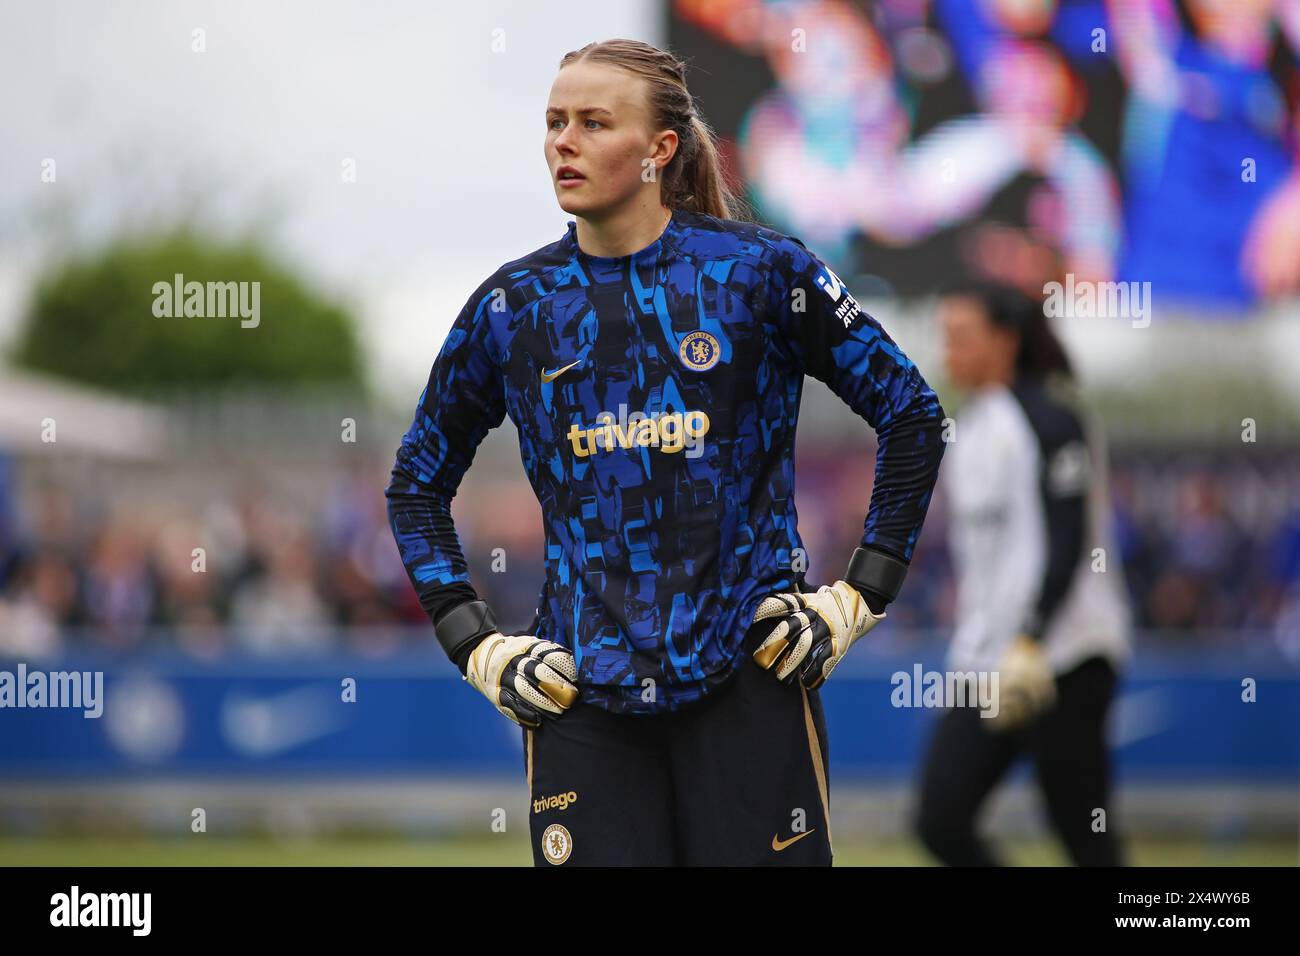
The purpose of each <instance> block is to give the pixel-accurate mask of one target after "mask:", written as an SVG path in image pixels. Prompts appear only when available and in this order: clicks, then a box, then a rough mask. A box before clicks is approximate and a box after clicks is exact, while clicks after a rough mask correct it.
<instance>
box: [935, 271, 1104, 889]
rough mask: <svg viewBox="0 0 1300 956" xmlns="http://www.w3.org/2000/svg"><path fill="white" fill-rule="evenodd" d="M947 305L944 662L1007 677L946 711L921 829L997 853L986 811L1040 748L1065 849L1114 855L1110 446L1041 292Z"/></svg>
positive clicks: (950, 860)
mask: <svg viewBox="0 0 1300 956" xmlns="http://www.w3.org/2000/svg"><path fill="white" fill-rule="evenodd" d="M939 318H940V321H941V323H942V327H943V336H944V348H945V358H946V362H947V367H948V374H949V376H950V380H951V382H952V383H953V385H954V386H955V387H957V388H959V389H961V390H963V391H964V392H967V393H969V399H968V401H967V402H966V404H965V406H964V407H963V408H962V410H961V414H960V415H959V417H958V418H957V421H956V430H955V433H954V436H953V439H952V442H951V444H952V446H953V447H952V448H951V449H949V452H948V463H947V466H946V469H945V472H946V473H945V477H944V488H945V490H946V492H947V500H948V505H949V512H950V524H949V534H950V537H951V545H952V551H953V555H954V560H955V564H956V569H957V575H958V603H957V625H956V633H955V635H954V637H953V640H952V646H951V648H950V650H949V654H948V662H947V666H948V668H949V669H950V671H953V672H957V673H979V672H983V673H989V674H993V673H996V674H997V676H998V685H997V692H996V705H995V706H992V707H989V708H988V709H987V711H985V710H982V709H980V708H977V707H975V706H973V705H972V706H953V707H949V708H948V709H947V710H946V711H945V712H944V713H943V714H942V716H941V717H940V718H939V722H938V725H937V727H936V729H935V732H934V736H933V737H932V739H931V741H930V745H929V748H928V752H927V754H926V757H925V761H924V766H923V768H922V772H921V789H920V800H919V808H918V811H917V816H916V830H917V833H918V834H919V836H920V838H921V840H922V842H923V843H924V844H925V846H926V847H927V848H928V849H929V850H930V851H931V852H932V853H933V854H934V855H935V856H936V857H938V859H939V860H941V861H942V862H944V863H946V864H950V865H955V866H992V865H997V864H998V862H999V860H998V857H997V856H996V854H995V853H994V852H993V851H992V849H991V848H990V847H989V846H988V845H987V844H986V843H985V841H983V840H982V839H981V838H980V837H979V836H978V834H977V833H976V817H977V815H978V813H979V810H980V808H981V807H982V806H983V804H984V802H985V799H986V798H987V797H988V795H989V793H990V792H991V791H992V790H993V788H994V787H995V786H997V785H998V783H999V782H1000V781H1001V780H1002V779H1003V778H1004V777H1005V776H1006V774H1007V772H1008V771H1009V770H1010V769H1011V767H1012V765H1013V764H1014V763H1015V762H1016V761H1017V760H1018V759H1019V758H1020V757H1021V756H1024V755H1026V754H1028V755H1029V756H1031V757H1032V759H1033V761H1034V766H1035V770H1036V771H1037V776H1038V783H1039V786H1040V787H1041V789H1042V793H1043V796H1044V798H1045V800H1046V803H1047V810H1048V815H1049V817H1050V820H1051V824H1052V828H1053V829H1054V830H1055V832H1056V834H1057V835H1058V836H1059V837H1060V839H1061V840H1062V842H1063V843H1064V845H1065V847H1066V850H1067V851H1068V853H1069V855H1070V857H1071V859H1073V860H1074V862H1075V863H1076V864H1079V865H1118V864H1119V863H1120V862H1121V852H1120V843H1119V837H1118V835H1117V834H1116V829H1115V820H1114V815H1113V808H1112V807H1111V803H1110V793H1111V769H1110V756H1109V752H1108V750H1107V744H1106V718H1107V714H1108V712H1109V709H1110V704H1111V700H1112V698H1113V696H1114V689H1115V683H1116V679H1117V674H1118V672H1119V669H1120V668H1121V667H1122V666H1123V664H1124V662H1125V661H1126V660H1127V657H1128V655H1129V638H1128V628H1129V620H1128V618H1129V614H1128V607H1127V603H1126V598H1125V595H1124V591H1123V587H1122V583H1121V577H1120V575H1121V573H1122V572H1121V570H1120V568H1119V566H1118V561H1119V556H1118V553H1117V552H1116V549H1115V548H1114V547H1113V546H1112V545H1111V543H1110V532H1109V527H1108V524H1109V520H1110V519H1109V504H1108V501H1107V493H1106V455H1105V447H1104V443H1103V442H1102V440H1101V438H1100V434H1099V433H1098V432H1097V431H1096V430H1095V429H1091V430H1090V429H1088V428H1086V427H1085V424H1084V419H1083V416H1082V414H1081V413H1080V411H1079V410H1078V409H1077V407H1076V406H1077V402H1076V399H1075V397H1074V394H1073V389H1072V388H1071V385H1072V378H1073V376H1072V372H1071V368H1070V364H1069V361H1068V359H1067V357H1066V355H1065V352H1064V349H1063V348H1062V346H1061V344H1060V342H1059V341H1058V340H1057V338H1056V337H1055V335H1054V334H1053V332H1052V331H1051V328H1050V326H1049V325H1048V323H1047V320H1046V318H1045V317H1044V314H1043V309H1042V307H1041V305H1040V304H1039V303H1037V302H1035V301H1034V300H1033V299H1031V298H1029V297H1028V296H1025V295H1024V294H1022V293H1020V292H1018V291H1016V290H1015V289H1012V288H1009V287H1001V286H995V285H987V284H982V283H971V284H968V285H965V286H961V287H957V288H955V289H953V291H952V293H951V294H949V295H946V296H945V297H944V298H942V299H941V301H940V305H939ZM1090 431H1091V434H1090V433H1089V432H1090ZM1099 812H1101V813H1103V814H1104V816H1103V817H1100V818H1099V816H1098V814H1099Z"/></svg>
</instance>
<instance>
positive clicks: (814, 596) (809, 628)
mask: <svg viewBox="0 0 1300 956" xmlns="http://www.w3.org/2000/svg"><path fill="white" fill-rule="evenodd" d="M773 617H783V618H784V620H783V621H781V623H780V624H778V625H777V626H776V627H775V628H774V629H773V630H772V633H771V634H769V635H768V636H767V638H766V639H765V640H764V641H763V643H762V644H760V645H759V646H758V649H757V650H755V651H754V660H756V661H757V662H758V664H759V666H760V667H762V668H763V669H764V670H771V669H772V666H773V665H774V664H775V665H776V676H777V679H778V680H780V681H783V682H785V683H793V681H794V677H793V675H794V674H795V673H796V672H798V675H799V680H800V681H802V682H803V685H804V686H805V687H807V688H808V689H809V690H815V689H816V688H818V687H820V686H821V685H822V684H824V683H825V682H826V678H828V677H830V676H831V671H833V670H834V669H835V665H836V664H838V663H839V662H840V658H842V657H843V656H844V654H845V652H846V651H847V650H848V649H849V648H850V647H852V646H853V642H854V641H856V640H857V639H858V638H860V637H861V636H862V635H863V634H866V633H867V631H869V630H871V629H872V628H873V627H875V626H876V625H877V624H879V623H880V622H881V621H883V620H884V619H885V615H884V614H880V615H876V614H872V613H871V609H870V608H869V607H867V602H866V599H865V598H863V596H862V593H861V592H860V591H858V589H857V588H855V587H854V586H853V585H851V584H849V583H848V582H847V581H836V582H835V583H834V584H824V585H822V586H821V587H820V588H818V589H817V590H816V591H815V592H813V593H811V594H803V593H800V592H797V591H795V592H789V593H782V594H773V595H770V596H768V597H766V598H764V599H763V603H761V604H760V605H759V606H758V611H757V612H755V614H754V621H755V622H758V621H762V620H766V619H768V618H773Z"/></svg>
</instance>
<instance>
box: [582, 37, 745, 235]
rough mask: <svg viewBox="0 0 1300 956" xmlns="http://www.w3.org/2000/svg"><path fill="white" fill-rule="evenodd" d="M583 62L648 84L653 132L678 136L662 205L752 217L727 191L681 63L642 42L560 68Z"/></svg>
mask: <svg viewBox="0 0 1300 956" xmlns="http://www.w3.org/2000/svg"><path fill="white" fill-rule="evenodd" d="M582 60H590V61H591V62H593V63H608V64H610V65H611V66H617V67H621V68H622V69H624V70H627V71H628V72H630V73H634V74H636V75H637V76H640V77H642V78H643V79H645V81H646V85H647V87H648V89H649V104H648V105H649V108H650V124H651V127H652V128H653V129H656V130H661V129H671V130H672V131H673V132H675V133H676V134H677V141H678V142H677V152H676V153H674V154H673V158H672V159H671V160H669V161H668V165H667V166H665V167H664V168H663V171H662V174H661V175H662V184H661V186H660V190H661V195H660V199H661V201H662V202H663V204H664V206H666V207H667V208H669V209H682V210H685V211H687V212H698V213H704V214H705V215H708V216H715V217H717V218H718V219H742V220H750V219H752V218H753V217H752V212H751V210H750V209H749V207H748V204H747V203H746V202H745V201H744V200H743V199H741V198H740V197H739V196H737V195H736V194H735V193H733V192H732V191H731V189H730V188H729V187H728V186H727V181H726V177H725V176H724V175H723V169H722V159H721V156H720V155H719V153H718V144H717V139H716V137H715V136H714V133H713V130H712V129H710V128H709V125H708V123H706V122H705V121H704V118H703V117H702V116H700V114H699V113H698V112H697V111H696V109H695V103H694V101H693V100H692V99H691V93H690V91H689V90H688V89H687V88H686V64H685V63H684V62H683V61H681V60H679V59H678V58H677V57H675V56H673V54H671V53H669V52H668V51H666V50H661V49H659V48H658V47H656V46H651V45H650V44H649V43H642V42H641V41H640V40H602V41H600V42H599V43H588V44H587V45H586V46H584V47H582V48H581V49H579V50H572V51H570V52H569V53H566V54H565V55H564V58H563V59H561V60H560V68H561V69H563V68H564V67H566V66H568V65H570V64H571V63H577V62H580V61H582Z"/></svg>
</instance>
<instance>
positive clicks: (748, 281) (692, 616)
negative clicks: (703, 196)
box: [386, 210, 943, 714]
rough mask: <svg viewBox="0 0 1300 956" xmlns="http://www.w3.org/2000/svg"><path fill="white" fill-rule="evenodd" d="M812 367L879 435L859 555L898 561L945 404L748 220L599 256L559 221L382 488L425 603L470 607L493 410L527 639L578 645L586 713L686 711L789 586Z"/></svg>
mask: <svg viewBox="0 0 1300 956" xmlns="http://www.w3.org/2000/svg"><path fill="white" fill-rule="evenodd" d="M805 374H807V375H812V376H813V377H815V378H817V379H820V380H821V381H823V382H825V383H826V384H827V385H828V386H829V387H830V388H831V389H832V390H833V391H834V392H835V393H836V394H837V395H838V396H839V397H840V398H841V399H843V400H844V401H845V402H846V403H847V404H848V405H849V406H850V407H851V408H853V410H854V411H855V412H857V413H858V414H859V415H860V416H861V417H862V418H864V419H865V420H866V421H867V422H869V423H870V424H871V425H872V426H873V427H874V428H875V430H876V434H877V460H876V472H875V483H874V487H873V489H872V493H871V500H870V508H869V511H868V514H867V517H866V521H865V526H864V529H863V535H862V545H863V546H864V547H869V548H876V549H879V550H880V551H883V552H885V553H887V554H890V555H892V556H894V557H896V558H899V559H901V560H903V561H908V560H910V559H911V556H912V549H913V545H914V544H915V542H916V538H917V535H918V534H919V532H920V530H921V524H922V521H923V520H924V518H925V512H926V509H927V507H928V505H929V502H930V494H931V491H932V489H933V486H934V482H935V478H936V476H937V473H938V468H939V461H940V458H941V457H942V453H943V443H942V441H941V438H940V435H941V421H942V419H943V410H942V409H941V408H940V406H939V402H938V400H937V398H936V397H935V394H934V392H933V391H932V390H931V389H930V387H929V386H928V385H927V384H926V382H925V380H924V379H923V378H922V376H921V374H920V372H919V371H918V370H917V368H916V366H915V365H913V364H912V362H911V361H909V360H908V358H907V357H906V356H905V355H904V354H903V353H902V352H901V351H900V350H899V348H898V346H897V345H895V344H894V342H893V340H892V339H890V337H889V335H888V334H887V333H886V332H885V331H884V329H882V328H881V326H880V325H879V323H877V322H876V320H875V319H874V318H872V317H871V316H870V315H868V314H867V313H866V312H864V311H863V310H862V309H861V308H859V306H858V304H857V302H856V301H855V300H854V298H853V296H852V295H850V294H849V292H848V290H847V289H846V288H845V286H844V283H843V282H841V281H840V279H839V277H838V276H836V275H835V273H834V272H832V271H831V270H830V269H829V268H828V267H827V266H826V265H825V264H824V263H822V262H821V261H820V260H819V259H818V258H817V257H816V256H814V255H813V254H812V253H810V252H809V251H808V250H807V249H806V248H805V247H804V245H803V243H802V242H801V241H800V240H798V239H795V238H792V237H788V236H784V235H782V234H780V233H778V232H775V231H773V230H771V229H767V228H764V227H762V226H759V225H756V224H752V223H743V222H738V221H734V220H727V219H717V218H714V217H711V216H707V215H702V214H697V213H691V212H685V211H680V210H678V211H675V212H674V213H673V215H672V219H671V220H670V222H669V223H668V225H667V227H666V228H665V230H664V232H663V233H662V234H661V235H660V237H659V238H658V239H657V240H656V241H655V242H653V243H651V244H650V245H649V246H647V247H646V248H644V249H642V250H640V251H639V252H636V253H633V254H631V255H626V256H617V257H604V256H593V255H588V254H587V253H585V252H583V251H582V250H581V249H580V248H579V246H578V242H577V234H576V225H575V223H574V222H572V221H570V222H569V223H568V231H567V234H566V235H565V236H564V237H563V238H562V239H560V240H559V241H558V242H555V243H552V244H550V245H548V246H545V247H543V248H541V249H538V250H537V251H536V252H533V253H531V254H530V255H527V256H525V257H524V258H522V259H517V260H515V261H513V262H509V263H507V264H506V265H504V266H502V267H501V268H500V269H498V270H497V271H496V273H494V274H493V275H492V276H491V277H490V278H489V279H488V280H487V281H485V282H484V283H483V284H482V285H481V286H479V288H478V289H477V290H475V292H474V294H473V295H472V296H471V297H470V299H469V301H468V302H467V303H466V304H465V307H464V309H463V310H462V311H461V312H460V314H459V315H458V316H457V318H456V321H455V323H454V325H453V326H452V329H451V331H450V333H449V334H448V336H447V339H446V341H445V343H444V344H443V346H442V349H441V351H440V352H439V354H438V357H437V359H436V361H435V362H434V365H433V370H432V373H431V374H430V376H429V382H428V384H427V386H426V387H425V390H424V392H423V394H422V395H421V397H420V401H419V408H418V409H417V411H416V414H415V420H414V422H413V423H412V425H411V427H410V429H409V430H408V431H407V433H406V435H405V437H404V438H403V439H402V444H401V447H400V449H399V450H398V452H397V461H396V464H395V466H394V468H393V471H392V479H391V481H390V483H389V485H388V488H387V491H386V495H387V498H388V510H389V517H390V521H391V523H392V528H393V533H394V536H395V537H396V539H397V544H398V548H399V550H400V552H401V556H402V561H403V563H404V564H405V566H406V569H407V572H408V574H409V576H410V578H411V581H412V583H413V584H414V586H415V588H416V590H417V592H418V593H419V595H420V600H421V604H422V605H423V606H424V607H425V609H426V610H429V611H430V612H431V614H433V611H432V610H431V609H433V608H434V607H435V606H437V605H438V604H439V598H440V596H443V597H445V596H446V595H447V594H455V595H457V596H461V597H460V600H461V601H463V600H466V599H472V598H467V597H465V596H464V595H473V594H474V593H475V592H473V591H472V589H470V588H469V569H468V565H467V564H466V561H465V556H464V554H463V553H462V551H461V548H460V544H459V541H458V540H457V536H456V533H455V530H454V528H453V526H452V522H451V512H450V506H451V500H452V498H453V496H454V495H455V494H456V490H457V488H458V486H459V485H460V482H461V479H462V477H463V476H464V474H465V471H466V469H468V468H469V466H470V462H471V461H472V459H473V457H474V451H475V449H476V447H477V446H478V445H479V443H480V442H481V441H482V440H483V438H484V436H485V435H486V434H487V432H488V431H489V430H490V429H492V428H494V427H496V426H497V425H499V424H501V422H502V421H503V420H504V418H505V416H506V415H509V416H510V419H511V421H512V422H514V425H515V428H516V429H517V430H518V433H519V451H520V454H521V456H522V460H523V466H524V471H525V472H526V474H527V476H528V480H529V482H530V483H531V484H532V487H533V490H534V492H535V493H536V495H537V500H538V501H539V502H540V504H541V509H542V516H543V524H544V531H545V562H546V579H545V583H544V584H543V586H542V589H541V594H540V596H539V601H538V613H537V618H536V619H535V621H534V625H533V627H534V633H536V634H537V635H538V636H539V637H542V638H545V639H547V640H551V641H554V642H556V643H557V644H561V645H563V646H565V647H567V648H569V649H570V650H571V651H572V653H573V655H574V658H575V660H576V662H577V667H578V686H579V690H580V692H581V698H580V699H581V700H582V701H584V702H587V703H591V704H595V705H597V706H600V707H604V708H606V709H608V710H610V711H613V712H616V713H627V714H645V713H656V712H663V711H670V710H675V709H677V708H678V707H680V706H682V705H683V704H686V703H689V702H691V701H693V700H696V699H698V698H700V697H702V696H703V695H705V694H707V693H708V692H709V690H710V689H711V688H712V687H714V686H716V685H717V684H719V683H721V682H723V681H724V680H726V678H727V677H728V676H729V675H730V674H732V673H733V672H734V669H735V668H736V667H738V666H739V664H740V662H741V654H740V646H741V642H742V640H743V638H744V635H745V631H746V629H747V628H748V626H749V623H750V621H751V619H752V617H753V614H754V610H755V608H756V607H757V605H758V602H759V601H760V600H761V599H762V598H763V597H764V596H765V595H767V594H770V593H773V592H776V591H788V590H793V589H794V588H795V587H796V586H800V585H802V584H803V573H802V571H799V570H795V569H796V568H799V567H801V566H802V564H801V562H799V561H797V560H796V558H797V557H798V554H797V553H796V549H799V548H801V544H800V539H799V533H798V531H797V529H796V514H795V501H794V486H795V485H794V478H795V476H794V447H795V423H796V420H797V418H798V414H799V401H800V396H801V393H802V390H803V381H804V376H805ZM864 497H865V494H864ZM848 558H849V555H845V556H844V560H845V562H846V563H847V561H848ZM444 603H445V602H444ZM454 603H460V601H457V602H454ZM453 606H454V604H453Z"/></svg>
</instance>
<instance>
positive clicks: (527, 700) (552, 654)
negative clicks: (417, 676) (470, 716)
mask: <svg viewBox="0 0 1300 956" xmlns="http://www.w3.org/2000/svg"><path fill="white" fill-rule="evenodd" d="M465 679H466V680H468V681H469V682H470V683H471V684H473V685H474V686H475V687H477V688H478V689H479V691H480V692H481V693H482V694H483V696H484V697H486V698H487V699H488V700H490V701H492V704H493V706H494V707H496V709H497V710H499V711H501V713H503V714H505V715H506V716H507V717H509V718H510V719H511V720H513V721H514V722H515V723H516V724H519V725H521V726H524V727H537V726H538V725H540V724H541V722H542V718H543V717H558V716H559V715H560V714H562V713H564V711H565V710H567V709H568V708H569V707H571V706H573V703H574V701H576V700H577V699H578V688H577V687H575V686H574V685H573V682H574V681H576V680H577V679H578V668H577V665H576V664H575V663H574V660H573V655H572V654H570V653H569V652H568V651H567V650H565V649H564V648H563V647H561V646H560V645H559V644H553V643H551V642H550V641H543V640H541V639H540V638H537V637H533V636H531V635H528V634H519V635H514V636H507V635H505V634H498V633H496V632H495V631H494V632H493V633H491V634H489V635H487V637H485V638H483V640H481V641H480V642H479V643H478V646H477V647H475V648H474V650H473V651H471V652H470V655H469V662H468V663H467V665H466V667H465Z"/></svg>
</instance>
